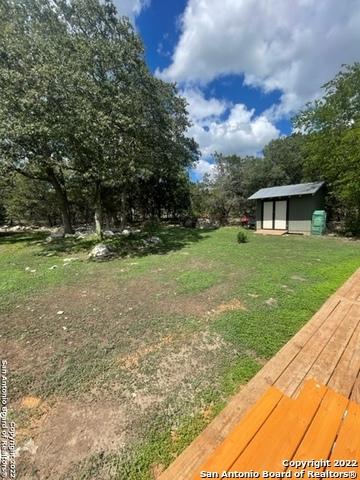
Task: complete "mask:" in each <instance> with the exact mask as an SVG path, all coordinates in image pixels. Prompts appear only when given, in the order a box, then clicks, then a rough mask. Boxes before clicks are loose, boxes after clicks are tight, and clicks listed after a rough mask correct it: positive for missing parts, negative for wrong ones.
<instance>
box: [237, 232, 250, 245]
mask: <svg viewBox="0 0 360 480" xmlns="http://www.w3.org/2000/svg"><path fill="white" fill-rule="evenodd" d="M237 241H238V243H247V242H248V241H249V237H248V236H247V233H246V232H244V230H239V232H238V234H237Z"/></svg>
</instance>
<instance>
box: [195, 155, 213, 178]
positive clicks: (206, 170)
mask: <svg viewBox="0 0 360 480" xmlns="http://www.w3.org/2000/svg"><path fill="white" fill-rule="evenodd" d="M193 172H194V173H195V174H196V175H197V176H198V177H199V178H202V177H203V176H204V175H206V174H208V175H210V176H212V175H213V174H214V173H215V165H214V164H213V163H210V162H207V161H206V160H204V159H203V158H201V159H200V160H199V161H198V162H197V164H196V166H195V168H193Z"/></svg>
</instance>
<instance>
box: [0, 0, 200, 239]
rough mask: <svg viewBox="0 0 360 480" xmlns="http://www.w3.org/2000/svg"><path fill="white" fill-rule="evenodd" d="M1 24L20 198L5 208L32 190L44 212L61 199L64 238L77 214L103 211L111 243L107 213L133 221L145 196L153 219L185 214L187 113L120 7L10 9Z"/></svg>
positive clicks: (37, 0) (2, 155) (9, 146)
mask: <svg viewBox="0 0 360 480" xmlns="http://www.w3.org/2000/svg"><path fill="white" fill-rule="evenodd" d="M0 15H1V19H2V28H1V29H0V159H1V169H2V173H3V174H4V175H5V176H6V177H7V178H8V182H9V184H10V186H11V187H12V190H13V193H12V194H11V195H10V199H9V198H8V197H7V200H6V201H5V204H6V203H9V202H10V204H11V205H12V209H14V208H15V205H16V203H17V202H16V201H15V199H14V189H15V192H16V196H23V194H24V188H26V187H27V188H28V189H27V195H26V196H29V195H30V197H32V195H31V189H33V190H35V191H34V192H33V193H34V198H33V201H34V202H35V203H36V202H37V203H38V204H39V203H41V202H42V201H43V200H44V198H46V199H47V200H48V201H49V203H50V204H51V203H52V200H53V199H54V198H55V199H56V204H57V207H58V209H59V210H60V212H61V216H62V222H63V225H64V230H65V232H67V233H71V232H72V231H73V226H72V223H73V222H72V216H73V214H74V213H75V211H76V212H77V214H78V216H81V215H80V211H83V215H82V220H84V218H86V217H87V214H86V213H85V212H89V211H92V212H93V213H94V220H95V225H96V231H97V233H98V234H99V235H100V236H101V232H102V226H103V223H104V218H103V214H104V205H105V204H106V205H108V208H107V214H109V215H113V216H114V217H117V216H121V217H122V218H125V217H126V216H127V215H128V214H129V213H130V212H131V211H132V210H131V207H132V208H136V207H137V204H138V203H139V197H141V202H140V206H141V210H142V213H143V214H146V215H152V214H155V213H159V212H160V211H162V210H165V211H174V210H176V211H178V207H179V205H182V204H186V198H184V195H185V197H186V192H184V186H185V185H186V182H187V179H186V175H187V173H186V172H187V169H188V167H189V166H190V165H191V164H193V162H194V161H195V160H196V159H197V156H198V152H197V147H196V144H195V142H194V141H193V140H192V139H190V138H188V137H187V136H186V131H187V128H188V126H189V122H188V117H187V112H186V103H185V101H184V99H183V98H181V97H180V96H179V95H178V94H177V91H176V88H175V86H174V85H173V84H169V83H165V82H163V81H161V80H159V79H157V78H155V77H153V76H152V75H151V74H150V72H149V71H148V69H147V66H146V63H145V60H144V51H143V46H142V42H141V40H140V38H139V36H138V35H137V34H136V32H135V31H134V29H133V27H132V25H131V24H130V22H129V21H128V19H127V18H125V17H119V16H118V15H117V12H116V9H115V7H114V5H113V3H112V2H111V1H109V0H106V1H105V2H100V1H99V0H71V1H67V0H4V1H3V2H1V6H0ZM19 175H20V177H19ZM21 177H26V178H27V179H29V180H30V181H32V182H35V183H29V182H25V181H24V180H23V179H21ZM39 182H42V186H41V187H40V183H39ZM35 185H36V187H35ZM166 186H168V187H169V189H170V190H171V191H170V192H168V191H167V188H166ZM164 190H166V194H165V195H164ZM185 190H186V188H185ZM178 193H179V198H180V199H181V200H180V199H179V198H177V194H178ZM84 194H86V195H84ZM26 196H25V197H26ZM25 197H24V198H23V199H22V200H21V202H25V201H26V198H25ZM115 201H116V203H114V202H115ZM18 206H20V205H19V202H18ZM12 209H11V208H10V214H11V211H12ZM29 211H30V209H29ZM39 213H40V211H38V214H39Z"/></svg>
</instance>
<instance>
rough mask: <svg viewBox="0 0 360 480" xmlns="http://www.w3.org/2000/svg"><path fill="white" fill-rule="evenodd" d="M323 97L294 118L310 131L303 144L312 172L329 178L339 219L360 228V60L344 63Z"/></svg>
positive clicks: (328, 181)
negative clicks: (350, 63)
mask: <svg viewBox="0 0 360 480" xmlns="http://www.w3.org/2000/svg"><path fill="white" fill-rule="evenodd" d="M323 89H324V95H323V97H322V98H321V99H320V100H317V101H315V102H313V103H312V104H309V105H307V108H306V109H305V110H303V111H302V112H300V113H299V114H298V115H297V117H296V118H295V119H294V124H295V127H296V128H298V129H302V130H303V131H304V132H306V134H307V135H305V136H304V137H306V142H305V144H304V146H303V151H304V154H305V155H306V158H307V162H306V168H307V172H308V174H309V176H311V177H314V176H317V177H318V178H322V179H324V180H325V181H326V182H327V185H328V188H329V195H330V198H331V199H332V203H334V204H335V205H336V206H337V210H338V213H339V219H342V220H345V225H346V228H347V229H348V230H351V231H352V233H359V232H360V63H354V64H353V65H348V66H344V67H343V69H342V70H341V71H340V72H339V73H338V74H337V75H336V76H335V78H334V79H333V80H331V81H330V82H328V83H326V84H325V85H324V86H323Z"/></svg>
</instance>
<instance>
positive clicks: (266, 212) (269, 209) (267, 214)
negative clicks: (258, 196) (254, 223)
mask: <svg viewBox="0 0 360 480" xmlns="http://www.w3.org/2000/svg"><path fill="white" fill-rule="evenodd" d="M273 204H274V202H264V203H263V225H262V228H274V227H273V210H274V205H273Z"/></svg>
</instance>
